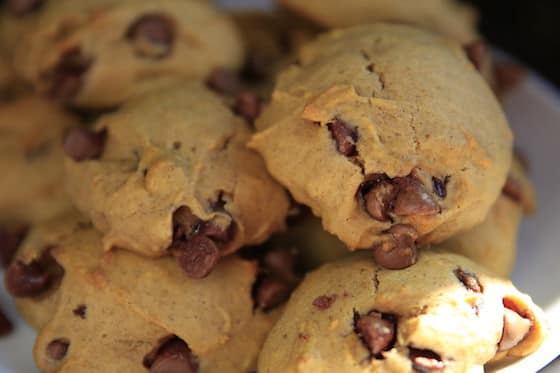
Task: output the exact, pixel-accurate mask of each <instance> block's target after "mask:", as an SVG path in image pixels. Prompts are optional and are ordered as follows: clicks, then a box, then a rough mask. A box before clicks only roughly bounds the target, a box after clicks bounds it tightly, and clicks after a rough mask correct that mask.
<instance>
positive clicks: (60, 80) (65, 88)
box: [49, 47, 93, 101]
mask: <svg viewBox="0 0 560 373" xmlns="http://www.w3.org/2000/svg"><path fill="white" fill-rule="evenodd" d="M92 63H93V60H92V59H91V58H88V57H86V56H84V55H83V53H82V51H81V49H80V48H79V47H75V48H71V49H68V50H67V51H65V52H64V53H63V54H62V55H61V56H60V59H59V61H58V64H57V65H56V67H55V68H54V70H53V72H52V83H51V87H50V90H49V96H50V97H52V98H54V99H56V100H59V101H66V100H70V99H72V98H73V97H74V96H76V95H77V94H78V92H80V90H81V89H82V85H83V83H84V76H85V75H86V73H87V71H88V70H89V68H90V67H91V65H92Z"/></svg>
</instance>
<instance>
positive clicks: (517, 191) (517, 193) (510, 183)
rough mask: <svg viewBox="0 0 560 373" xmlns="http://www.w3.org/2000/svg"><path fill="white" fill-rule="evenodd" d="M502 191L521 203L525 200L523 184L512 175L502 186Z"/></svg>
mask: <svg viewBox="0 0 560 373" xmlns="http://www.w3.org/2000/svg"><path fill="white" fill-rule="evenodd" d="M502 193H503V194H504V196H506V197H508V198H509V199H511V200H512V201H514V202H517V203H521V201H522V200H523V185H521V183H520V182H519V181H517V179H515V178H514V177H513V176H511V175H510V176H508V178H507V180H506V183H505V185H504V187H503V188H502Z"/></svg>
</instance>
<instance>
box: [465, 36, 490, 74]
mask: <svg viewBox="0 0 560 373" xmlns="http://www.w3.org/2000/svg"><path fill="white" fill-rule="evenodd" d="M465 52H466V53H467V57H468V58H469V60H470V61H471V62H472V64H473V65H474V67H475V68H476V69H477V70H478V71H480V70H481V69H482V67H483V66H484V62H485V61H486V60H487V59H488V50H487V48H486V44H484V42H482V41H481V40H477V41H475V42H472V43H470V44H468V45H466V46H465Z"/></svg>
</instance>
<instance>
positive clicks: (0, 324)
mask: <svg viewBox="0 0 560 373" xmlns="http://www.w3.org/2000/svg"><path fill="white" fill-rule="evenodd" d="M13 329H14V325H13V324H12V322H11V321H10V320H9V319H8V317H6V315H5V314H4V312H3V311H2V310H1V309H0V337H5V336H7V335H8V334H10V333H11V332H12V330H13Z"/></svg>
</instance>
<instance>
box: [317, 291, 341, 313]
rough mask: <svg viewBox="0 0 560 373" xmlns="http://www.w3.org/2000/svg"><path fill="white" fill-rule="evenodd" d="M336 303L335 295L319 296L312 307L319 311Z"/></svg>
mask: <svg viewBox="0 0 560 373" xmlns="http://www.w3.org/2000/svg"><path fill="white" fill-rule="evenodd" d="M335 301H336V294H331V295H320V296H318V297H317V298H315V299H314V300H313V305H314V306H315V307H317V308H318V309H320V310H321V311H323V310H326V309H328V308H329V307H330V306H332V305H333V303H334V302H335Z"/></svg>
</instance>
